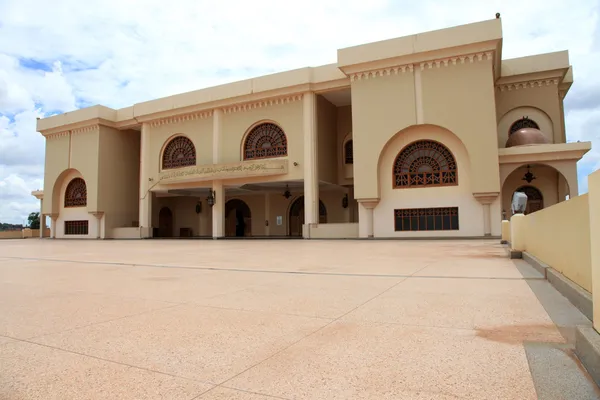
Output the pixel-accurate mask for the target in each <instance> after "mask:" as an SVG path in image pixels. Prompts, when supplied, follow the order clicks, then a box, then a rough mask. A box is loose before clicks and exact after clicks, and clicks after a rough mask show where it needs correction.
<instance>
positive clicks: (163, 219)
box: [158, 207, 173, 237]
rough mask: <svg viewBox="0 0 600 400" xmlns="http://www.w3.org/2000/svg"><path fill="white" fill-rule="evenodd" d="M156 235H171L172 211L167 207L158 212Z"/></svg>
mask: <svg viewBox="0 0 600 400" xmlns="http://www.w3.org/2000/svg"><path fill="white" fill-rule="evenodd" d="M158 237H173V213H172V212H171V209H170V208H169V207H163V208H161V209H160V212H159V213H158Z"/></svg>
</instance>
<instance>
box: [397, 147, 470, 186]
mask: <svg viewBox="0 0 600 400" xmlns="http://www.w3.org/2000/svg"><path fill="white" fill-rule="evenodd" d="M457 184H458V174H457V170H456V161H455V160H454V156H453V155H452V153H451V152H450V150H448V148H447V147H446V146H444V145H443V144H441V143H438V142H434V141H432V140H418V141H416V142H413V143H411V144H409V145H408V146H406V147H404V148H403V149H402V151H400V153H399V154H398V156H397V157H396V160H395V161H394V187H395V188H405V187H423V186H451V185H457Z"/></svg>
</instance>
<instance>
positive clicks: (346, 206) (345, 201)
mask: <svg viewBox="0 0 600 400" xmlns="http://www.w3.org/2000/svg"><path fill="white" fill-rule="evenodd" d="M342 207H344V208H348V193H346V194H345V195H344V198H343V199H342Z"/></svg>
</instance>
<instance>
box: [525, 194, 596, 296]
mask: <svg viewBox="0 0 600 400" xmlns="http://www.w3.org/2000/svg"><path fill="white" fill-rule="evenodd" d="M524 221H525V222H524V229H525V232H524V233H525V234H524V237H525V242H526V243H525V251H527V252H528V253H530V254H532V255H533V256H535V257H536V258H538V259H540V260H541V261H543V262H544V263H546V264H548V265H549V266H551V267H552V268H554V269H556V270H557V271H559V272H560V273H562V274H563V275H565V276H566V277H567V278H569V279H570V280H572V281H573V282H575V283H577V284H578V285H579V286H581V287H583V288H584V289H585V290H587V291H588V292H591V291H592V269H591V256H590V254H591V253H590V252H591V247H590V213H589V203H588V195H587V194H584V195H582V196H577V197H573V198H571V199H570V200H568V201H564V202H562V203H559V204H555V205H554V206H552V207H550V208H546V209H543V210H540V211H537V212H535V213H532V214H529V215H527V216H525V218H524Z"/></svg>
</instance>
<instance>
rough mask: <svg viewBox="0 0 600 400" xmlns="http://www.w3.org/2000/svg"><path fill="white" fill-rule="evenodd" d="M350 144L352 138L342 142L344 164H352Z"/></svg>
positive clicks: (352, 154) (352, 151)
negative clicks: (344, 142)
mask: <svg viewBox="0 0 600 400" xmlns="http://www.w3.org/2000/svg"><path fill="white" fill-rule="evenodd" d="M352 146H353V145H352V140H348V141H347V142H346V144H344V162H345V163H346V164H354V150H353V148H352Z"/></svg>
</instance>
